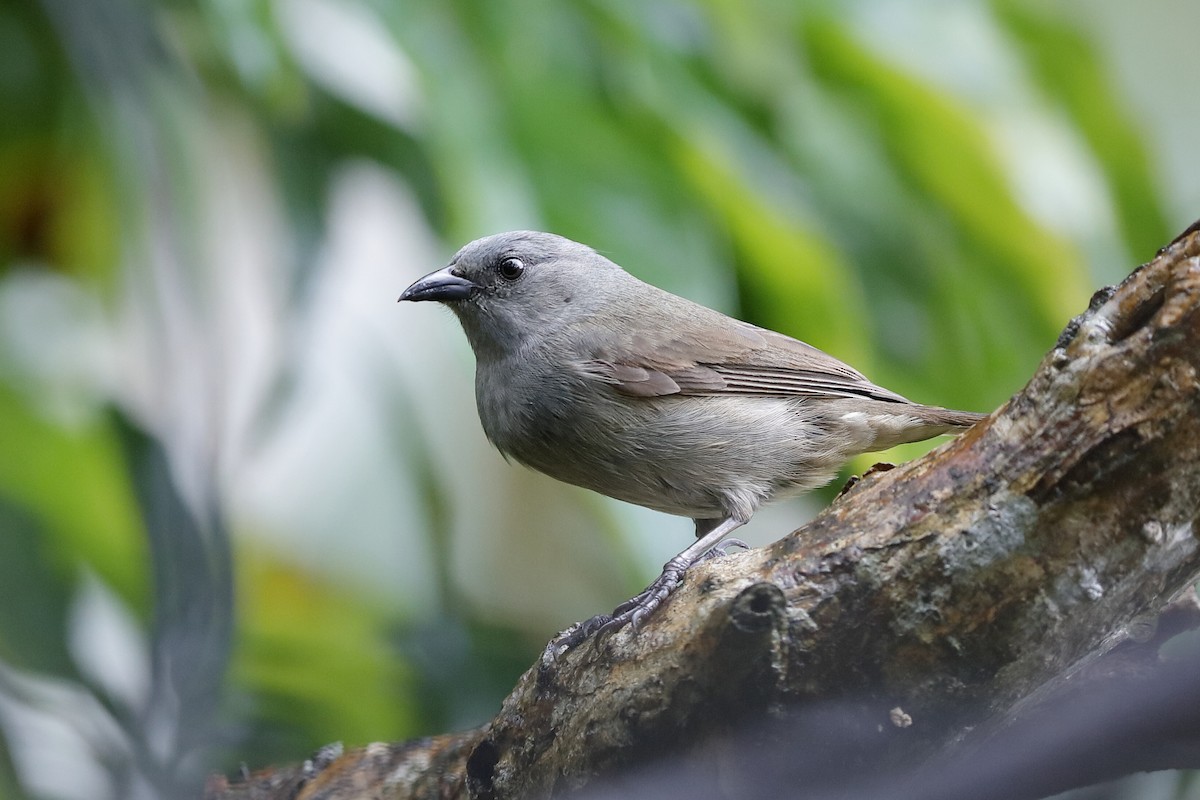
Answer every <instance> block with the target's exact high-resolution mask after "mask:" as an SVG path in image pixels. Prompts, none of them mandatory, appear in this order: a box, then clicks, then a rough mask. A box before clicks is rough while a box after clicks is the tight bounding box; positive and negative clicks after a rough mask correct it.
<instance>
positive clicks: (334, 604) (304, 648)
mask: <svg viewBox="0 0 1200 800" xmlns="http://www.w3.org/2000/svg"><path fill="white" fill-rule="evenodd" d="M237 555H238V562H237V564H238V566H237V572H238V578H237V582H238V591H237V596H238V600H239V603H238V608H237V614H238V624H239V629H240V638H239V642H238V644H237V646H236V648H235V652H234V661H233V667H232V672H233V677H234V678H235V679H236V680H237V682H238V683H239V684H240V685H242V686H245V687H247V689H248V690H249V691H250V692H252V696H253V698H254V700H255V702H256V704H257V705H258V711H257V713H255V714H253V715H251V724H252V725H255V726H260V727H262V728H263V729H265V730H274V731H275V734H274V735H273V736H272V737H268V739H271V738H278V737H279V736H283V735H286V739H287V742H286V743H284V742H277V745H279V746H280V747H281V748H282V749H281V750H279V751H278V752H277V753H275V755H279V756H281V757H286V754H287V753H289V752H290V753H292V754H293V757H294V754H295V753H297V752H306V751H308V750H311V749H312V748H314V747H317V746H320V745H322V744H325V743H328V742H330V741H334V740H344V741H346V742H347V743H356V744H363V743H366V742H371V741H378V740H394V739H401V738H404V737H405V736H411V735H413V734H414V733H415V732H416V731H417V730H418V725H417V717H416V714H415V710H414V709H415V704H416V703H417V702H418V700H417V698H416V697H415V696H414V694H413V692H412V685H411V677H410V672H409V670H408V668H407V667H406V666H405V665H404V664H403V663H401V662H400V661H399V659H397V658H396V655H395V653H394V652H393V651H392V650H391V649H390V648H389V647H388V644H387V636H386V634H387V624H388V622H387V620H388V614H387V609H386V607H385V606H383V605H382V604H380V603H377V602H371V601H370V600H369V599H367V598H365V597H363V596H362V595H361V594H359V593H357V592H356V591H354V590H353V589H352V588H350V587H339V586H335V585H333V584H331V583H328V582H326V581H323V580H321V579H318V578H317V577H316V576H313V575H311V574H308V573H306V572H303V571H302V570H300V569H298V568H295V567H291V566H289V565H288V564H287V562H286V560H285V559H283V558H281V557H280V556H279V555H278V554H272V553H267V552H264V551H261V550H256V549H252V548H249V547H246V548H242V549H241V550H239V551H238V554H237ZM284 721H286V722H284ZM278 725H283V727H284V728H286V729H287V730H286V731H284V730H281V729H280V728H278V727H276V726H278ZM260 755H262V756H264V757H267V756H270V755H271V754H270V753H260Z"/></svg>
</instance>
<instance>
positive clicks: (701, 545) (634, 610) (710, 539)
mask: <svg viewBox="0 0 1200 800" xmlns="http://www.w3.org/2000/svg"><path fill="white" fill-rule="evenodd" d="M702 522H707V520H704V521H700V522H697V523H696V528H697V532H699V531H700V530H701V524H702ZM745 524H746V521H745V520H741V519H736V518H734V517H729V518H727V519H723V520H720V521H719V522H718V523H717V524H716V525H715V527H712V529H711V530H708V531H707V532H705V533H704V534H703V535H701V536H699V537H698V538H697V539H696V541H695V542H693V543H692V544H691V545H690V546H689V547H687V548H686V549H685V550H684V551H683V552H682V553H680V554H679V555H677V556H675V557H674V558H672V559H671V560H670V561H668V562H667V563H666V564H663V571H662V574H660V575H659V576H658V578H656V579H655V580H654V582H653V583H651V584H650V585H649V586H647V587H646V588H645V590H644V591H642V592H641V593H639V594H637V595H636V596H634V597H632V598H630V599H629V600H626V601H625V602H624V603H622V604H621V605H619V606H617V607H616V609H614V610H613V613H612V618H611V619H609V620H608V621H607V622H605V623H604V624H603V625H601V626H600V628H599V630H600V632H602V633H607V632H610V631H615V630H617V629H619V628H623V627H625V626H626V625H629V624H632V625H633V626H634V627H635V628H636V627H637V626H638V625H640V624H641V622H642V621H643V620H644V619H645V618H646V617H648V616H649V615H650V614H651V613H653V611H654V609H656V608H658V607H659V606H660V605H661V604H662V601H663V600H666V599H667V597H668V595H670V594H671V592H673V591H675V589H676V587H678V586H679V584H680V583H682V582H683V574H684V573H685V572H687V571H688V568H689V567H691V566H692V565H693V564H695V563H697V562H699V561H703V560H704V559H705V558H707V557H708V555H709V554H710V553H711V552H712V551H713V550H714V549H716V548H717V547H718V546H719V545H720V544H721V542H722V540H724V538H725V537H726V536H728V535H729V534H730V533H731V532H732V531H734V530H736V529H737V528H740V527H741V526H742V525H745Z"/></svg>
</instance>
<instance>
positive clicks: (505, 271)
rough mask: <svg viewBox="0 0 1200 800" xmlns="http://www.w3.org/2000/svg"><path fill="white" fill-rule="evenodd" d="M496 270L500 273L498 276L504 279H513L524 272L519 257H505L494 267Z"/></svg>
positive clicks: (523, 266)
mask: <svg viewBox="0 0 1200 800" xmlns="http://www.w3.org/2000/svg"><path fill="white" fill-rule="evenodd" d="M496 271H497V272H499V273H500V277H501V278H504V280H506V281H515V280H516V279H517V278H519V277H521V276H522V275H524V274H525V265H524V264H523V263H521V259H519V258H512V257H509V258H506V259H504V260H503V261H501V262H500V265H499V266H498V267H496Z"/></svg>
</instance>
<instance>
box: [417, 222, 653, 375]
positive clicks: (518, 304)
mask: <svg viewBox="0 0 1200 800" xmlns="http://www.w3.org/2000/svg"><path fill="white" fill-rule="evenodd" d="M632 280H633V279H632V277H631V276H629V275H628V273H626V272H625V271H624V270H622V269H621V268H620V267H618V266H617V265H616V264H614V263H613V262H611V261H609V260H608V259H607V258H604V257H603V256H601V255H600V254H598V253H597V252H596V251H595V250H592V249H591V248H590V247H587V246H586V245H582V244H579V243H578V242H573V241H571V240H570V239H565V238H563V237H561V236H556V235H554V234H552V233H540V232H537V231H513V232H510V233H499V234H496V235H494V236H488V237H485V238H483V239H477V240H475V241H473V242H471V243H470V244H468V245H466V246H465V247H463V248H462V249H461V250H459V251H458V252H457V253H456V254H455V255H454V257H453V258H452V259H450V263H449V265H447V266H446V267H444V268H443V269H440V270H438V271H437V272H432V273H430V274H428V275H426V276H425V277H423V278H421V279H419V280H418V281H416V282H415V283H413V285H412V286H409V287H408V288H407V289H405V290H404V293H403V294H401V295H400V299H401V300H413V301H417V300H436V301H438V302H440V303H444V304H445V305H446V306H448V307H449V308H450V309H451V310H453V311H454V313H455V314H456V315H457V316H458V318H459V321H460V322H462V326H463V329H464V330H465V331H466V333H467V338H468V339H469V340H470V342H471V346H472V348H473V349H474V350H475V353H476V356H482V355H484V354H485V353H497V354H503V353H505V352H509V351H511V350H512V349H515V348H516V347H518V346H520V344H521V343H523V342H525V341H528V339H529V337H546V336H549V335H550V334H552V333H553V332H555V331H558V330H561V329H562V328H563V326H565V325H570V324H571V323H572V322H575V321H577V320H579V319H581V318H583V317H585V316H586V315H589V314H592V313H594V311H595V310H596V309H597V308H599V307H600V306H602V305H604V304H605V303H606V302H608V301H609V300H610V299H611V298H612V297H614V296H616V295H617V294H620V293H621V292H622V290H623V287H624V288H627V287H626V284H627V282H630V281H632Z"/></svg>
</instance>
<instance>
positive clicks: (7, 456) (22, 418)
mask: <svg viewBox="0 0 1200 800" xmlns="http://www.w3.org/2000/svg"><path fill="white" fill-rule="evenodd" d="M0 442H2V443H3V444H2V445H0V493H3V494H5V495H7V496H8V497H10V498H12V500H13V501H14V502H16V503H18V504H20V505H21V506H23V507H25V508H27V509H29V510H30V511H31V512H33V513H35V514H36V515H37V516H38V518H39V519H40V520H41V521H42V526H43V531H44V533H45V535H46V536H47V537H48V539H49V552H50V553H51V556H50V557H51V558H53V559H54V560H56V561H58V562H59V563H60V564H62V565H63V566H67V565H73V564H76V563H78V562H83V563H85V564H87V565H88V566H90V567H91V568H92V569H93V570H95V571H96V573H97V574H98V575H99V576H100V577H101V578H103V579H104V580H105V582H107V583H108V584H109V585H110V586H111V587H113V589H114V590H115V591H117V592H118V593H119V594H120V595H121V596H122V597H123V598H124V599H125V601H126V602H128V603H129V604H130V605H131V606H132V607H134V608H139V609H145V608H146V604H147V599H148V596H147V590H148V587H147V584H146V578H147V564H146V550H145V541H144V539H143V538H142V526H141V523H140V521H139V519H138V514H137V509H136V507H135V505H134V502H133V497H132V494H131V489H130V486H129V483H128V478H127V477H126V472H125V463H124V460H123V456H122V453H121V449H120V445H119V443H118V442H117V440H116V438H115V436H114V432H113V430H112V429H111V428H110V426H109V425H108V424H107V423H106V422H104V421H102V420H96V421H93V422H92V423H90V424H88V425H87V426H86V427H85V428H82V429H80V430H73V431H68V430H64V429H63V428H61V427H59V426H57V425H55V424H53V423H51V422H49V421H47V420H45V419H43V418H41V417H40V416H38V415H37V414H35V413H34V412H33V411H31V410H30V409H29V408H27V407H26V405H25V403H24V401H23V400H22V399H21V398H19V397H18V396H17V395H16V394H15V393H14V392H13V391H12V390H11V389H9V388H8V387H7V386H5V385H4V384H3V383H0Z"/></svg>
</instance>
